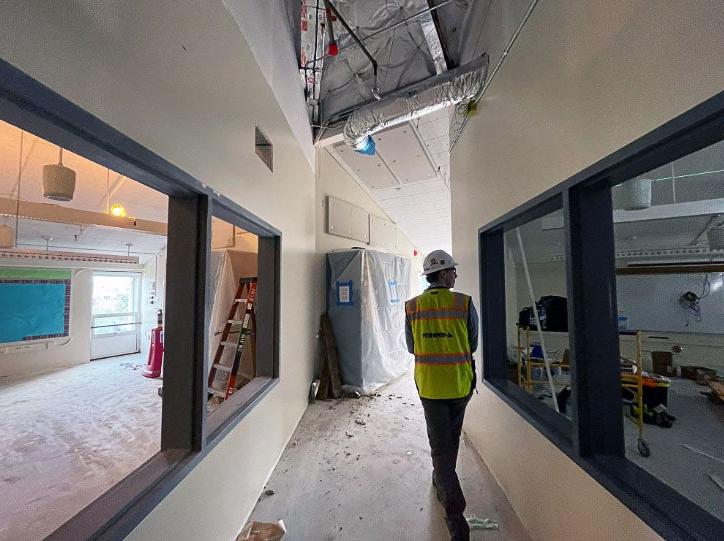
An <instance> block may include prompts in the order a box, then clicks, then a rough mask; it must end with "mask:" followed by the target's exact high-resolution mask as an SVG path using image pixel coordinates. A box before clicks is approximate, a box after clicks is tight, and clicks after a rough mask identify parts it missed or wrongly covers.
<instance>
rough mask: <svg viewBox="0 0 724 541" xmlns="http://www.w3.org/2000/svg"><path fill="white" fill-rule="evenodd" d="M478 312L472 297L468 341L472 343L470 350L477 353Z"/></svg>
mask: <svg viewBox="0 0 724 541" xmlns="http://www.w3.org/2000/svg"><path fill="white" fill-rule="evenodd" d="M478 325H479V321H478V312H477V311H476V310H475V305H474V304H473V299H470V307H469V308H468V343H469V344H470V352H471V353H475V351H476V350H477V349H478Z"/></svg>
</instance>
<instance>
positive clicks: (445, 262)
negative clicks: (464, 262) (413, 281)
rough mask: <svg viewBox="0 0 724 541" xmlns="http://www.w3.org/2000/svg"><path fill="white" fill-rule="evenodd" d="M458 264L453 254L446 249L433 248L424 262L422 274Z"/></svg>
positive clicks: (450, 267)
mask: <svg viewBox="0 0 724 541" xmlns="http://www.w3.org/2000/svg"><path fill="white" fill-rule="evenodd" d="M457 265H458V264H457V263H455V260H454V259H453V258H452V256H451V255H450V254H449V253H447V252H446V251H445V250H433V251H432V252H430V253H429V254H427V257H426V258H425V261H423V262H422V274H432V273H433V272H437V271H441V270H445V269H452V268H454V267H457Z"/></svg>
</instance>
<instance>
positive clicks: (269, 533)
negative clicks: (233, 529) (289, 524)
mask: <svg viewBox="0 0 724 541" xmlns="http://www.w3.org/2000/svg"><path fill="white" fill-rule="evenodd" d="M285 533H287V529H286V527H285V526H284V521H283V520H280V521H278V522H276V523H275V522H257V521H253V522H249V523H248V524H247V525H246V526H244V529H243V530H241V533H240V534H239V536H238V537H237V538H236V541H279V540H280V539H281V538H282V537H284V534H285Z"/></svg>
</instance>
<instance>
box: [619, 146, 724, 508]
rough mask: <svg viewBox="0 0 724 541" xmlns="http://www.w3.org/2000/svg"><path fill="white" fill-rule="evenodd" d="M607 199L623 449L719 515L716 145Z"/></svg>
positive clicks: (722, 275)
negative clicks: (613, 262)
mask: <svg viewBox="0 0 724 541" xmlns="http://www.w3.org/2000/svg"><path fill="white" fill-rule="evenodd" d="M612 195H613V202H614V210H613V221H614V232H615V245H616V290H617V305H618V324H619V331H620V351H621V371H622V376H621V377H622V389H621V394H622V400H623V409H624V415H625V417H626V419H627V421H626V422H625V425H624V431H625V444H626V457H627V458H629V459H630V460H632V461H633V462H634V463H636V464H637V465H638V466H640V467H641V468H643V469H645V470H646V471H648V472H649V473H651V474H652V475H654V476H655V477H657V478H658V479H659V480H661V481H663V482H664V483H666V484H667V485H669V486H670V487H671V488H673V489H674V490H676V491H677V492H679V493H680V494H682V495H683V496H685V497H686V498H688V499H690V500H692V501H693V502H695V503H696V504H697V505H698V506H700V507H702V508H703V509H705V510H706V511H708V512H709V513H711V514H713V515H714V516H716V517H717V518H719V519H720V520H724V506H722V505H721V502H722V499H721V498H722V488H724V485H723V484H722V480H723V479H724V445H722V442H724V409H723V408H722V404H723V403H724V384H723V383H722V379H721V378H722V376H724V362H723V361H722V359H724V323H723V322H724V288H722V284H724V217H723V216H724V142H719V143H717V144H715V145H712V146H709V147H707V148H704V149H702V150H700V151H698V152H695V153H693V154H689V155H687V156H684V157H683V158H680V159H678V160H674V161H672V162H670V163H667V164H665V165H662V166H661V167H658V168H656V169H654V170H652V171H648V172H647V173H644V174H642V175H639V176H637V177H636V178H634V179H631V180H628V181H626V182H624V183H622V184H620V185H618V186H615V187H614V188H613V193H612Z"/></svg>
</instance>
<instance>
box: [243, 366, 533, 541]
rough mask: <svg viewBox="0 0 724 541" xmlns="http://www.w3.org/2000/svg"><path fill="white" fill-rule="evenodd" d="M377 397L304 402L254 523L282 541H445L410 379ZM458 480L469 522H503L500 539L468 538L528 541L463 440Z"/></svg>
mask: <svg viewBox="0 0 724 541" xmlns="http://www.w3.org/2000/svg"><path fill="white" fill-rule="evenodd" d="M379 395H380V396H373V397H363V398H359V399H346V400H338V401H325V402H315V403H314V404H311V405H310V406H309V408H308V409H307V411H306V413H305V414H304V417H303V418H302V420H301V422H300V423H299V426H298V427H297V430H296V432H295V433H294V435H293V436H292V439H291V441H290V443H289V445H288V446H287V448H286V450H285V451H284V454H283V455H282V458H281V459H280V461H279V464H278V465H277V467H276V469H275V470H274V473H273V474H272V476H271V478H270V480H269V483H268V485H267V489H269V490H273V491H274V494H273V495H270V496H267V495H264V494H262V496H261V498H260V501H259V502H258V503H257V505H256V507H255V509H254V511H253V512H252V515H251V519H252V520H260V521H266V522H276V521H277V520H279V519H283V520H284V522H285V524H286V526H287V531H288V533H287V535H286V536H285V538H284V539H285V541H286V540H287V539H288V540H289V541H304V540H306V541H331V540H345V541H353V540H364V541H369V540H376V539H409V540H414V541H433V540H434V541H440V540H444V539H448V535H447V530H446V528H445V523H444V520H443V511H442V507H441V506H440V504H439V503H438V502H437V500H436V498H435V497H434V495H433V491H432V487H431V483H430V479H431V472H432V465H431V461H430V455H429V447H428V442H427V433H426V431H425V421H424V417H423V411H422V406H421V405H420V401H419V399H418V397H417V393H416V390H415V386H414V383H413V380H412V375H411V374H408V375H405V376H403V377H402V378H401V379H399V380H397V381H396V382H394V383H392V384H390V385H388V386H387V387H385V388H383V389H381V390H380V391H379ZM357 419H359V420H361V421H364V423H365V424H364V425H361V424H358V423H357V422H356V420H357ZM458 474H459V476H460V481H461V483H462V486H463V490H464V492H465V495H466V498H467V501H468V508H467V511H466V514H472V515H475V516H477V517H480V518H492V519H495V520H498V521H499V522H500V530H499V531H477V532H473V535H472V539H490V540H493V539H504V540H507V541H512V540H519V539H520V540H527V539H529V537H528V536H527V534H526V532H525V530H524V528H523V526H522V524H521V523H520V520H519V519H518V517H517V516H516V514H515V512H514V511H513V509H512V508H511V506H510V504H509V503H508V501H507V499H506V498H505V495H504V494H503V492H502V490H501V489H500V487H499V486H498V485H497V484H496V482H495V480H494V479H493V476H492V474H491V473H490V471H489V470H488V469H487V468H486V467H485V465H484V464H483V462H482V461H481V460H480V458H479V457H478V455H477V454H476V453H475V452H474V451H473V449H472V448H471V447H470V445H469V444H468V443H467V442H461V449H460V458H459V461H458Z"/></svg>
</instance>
